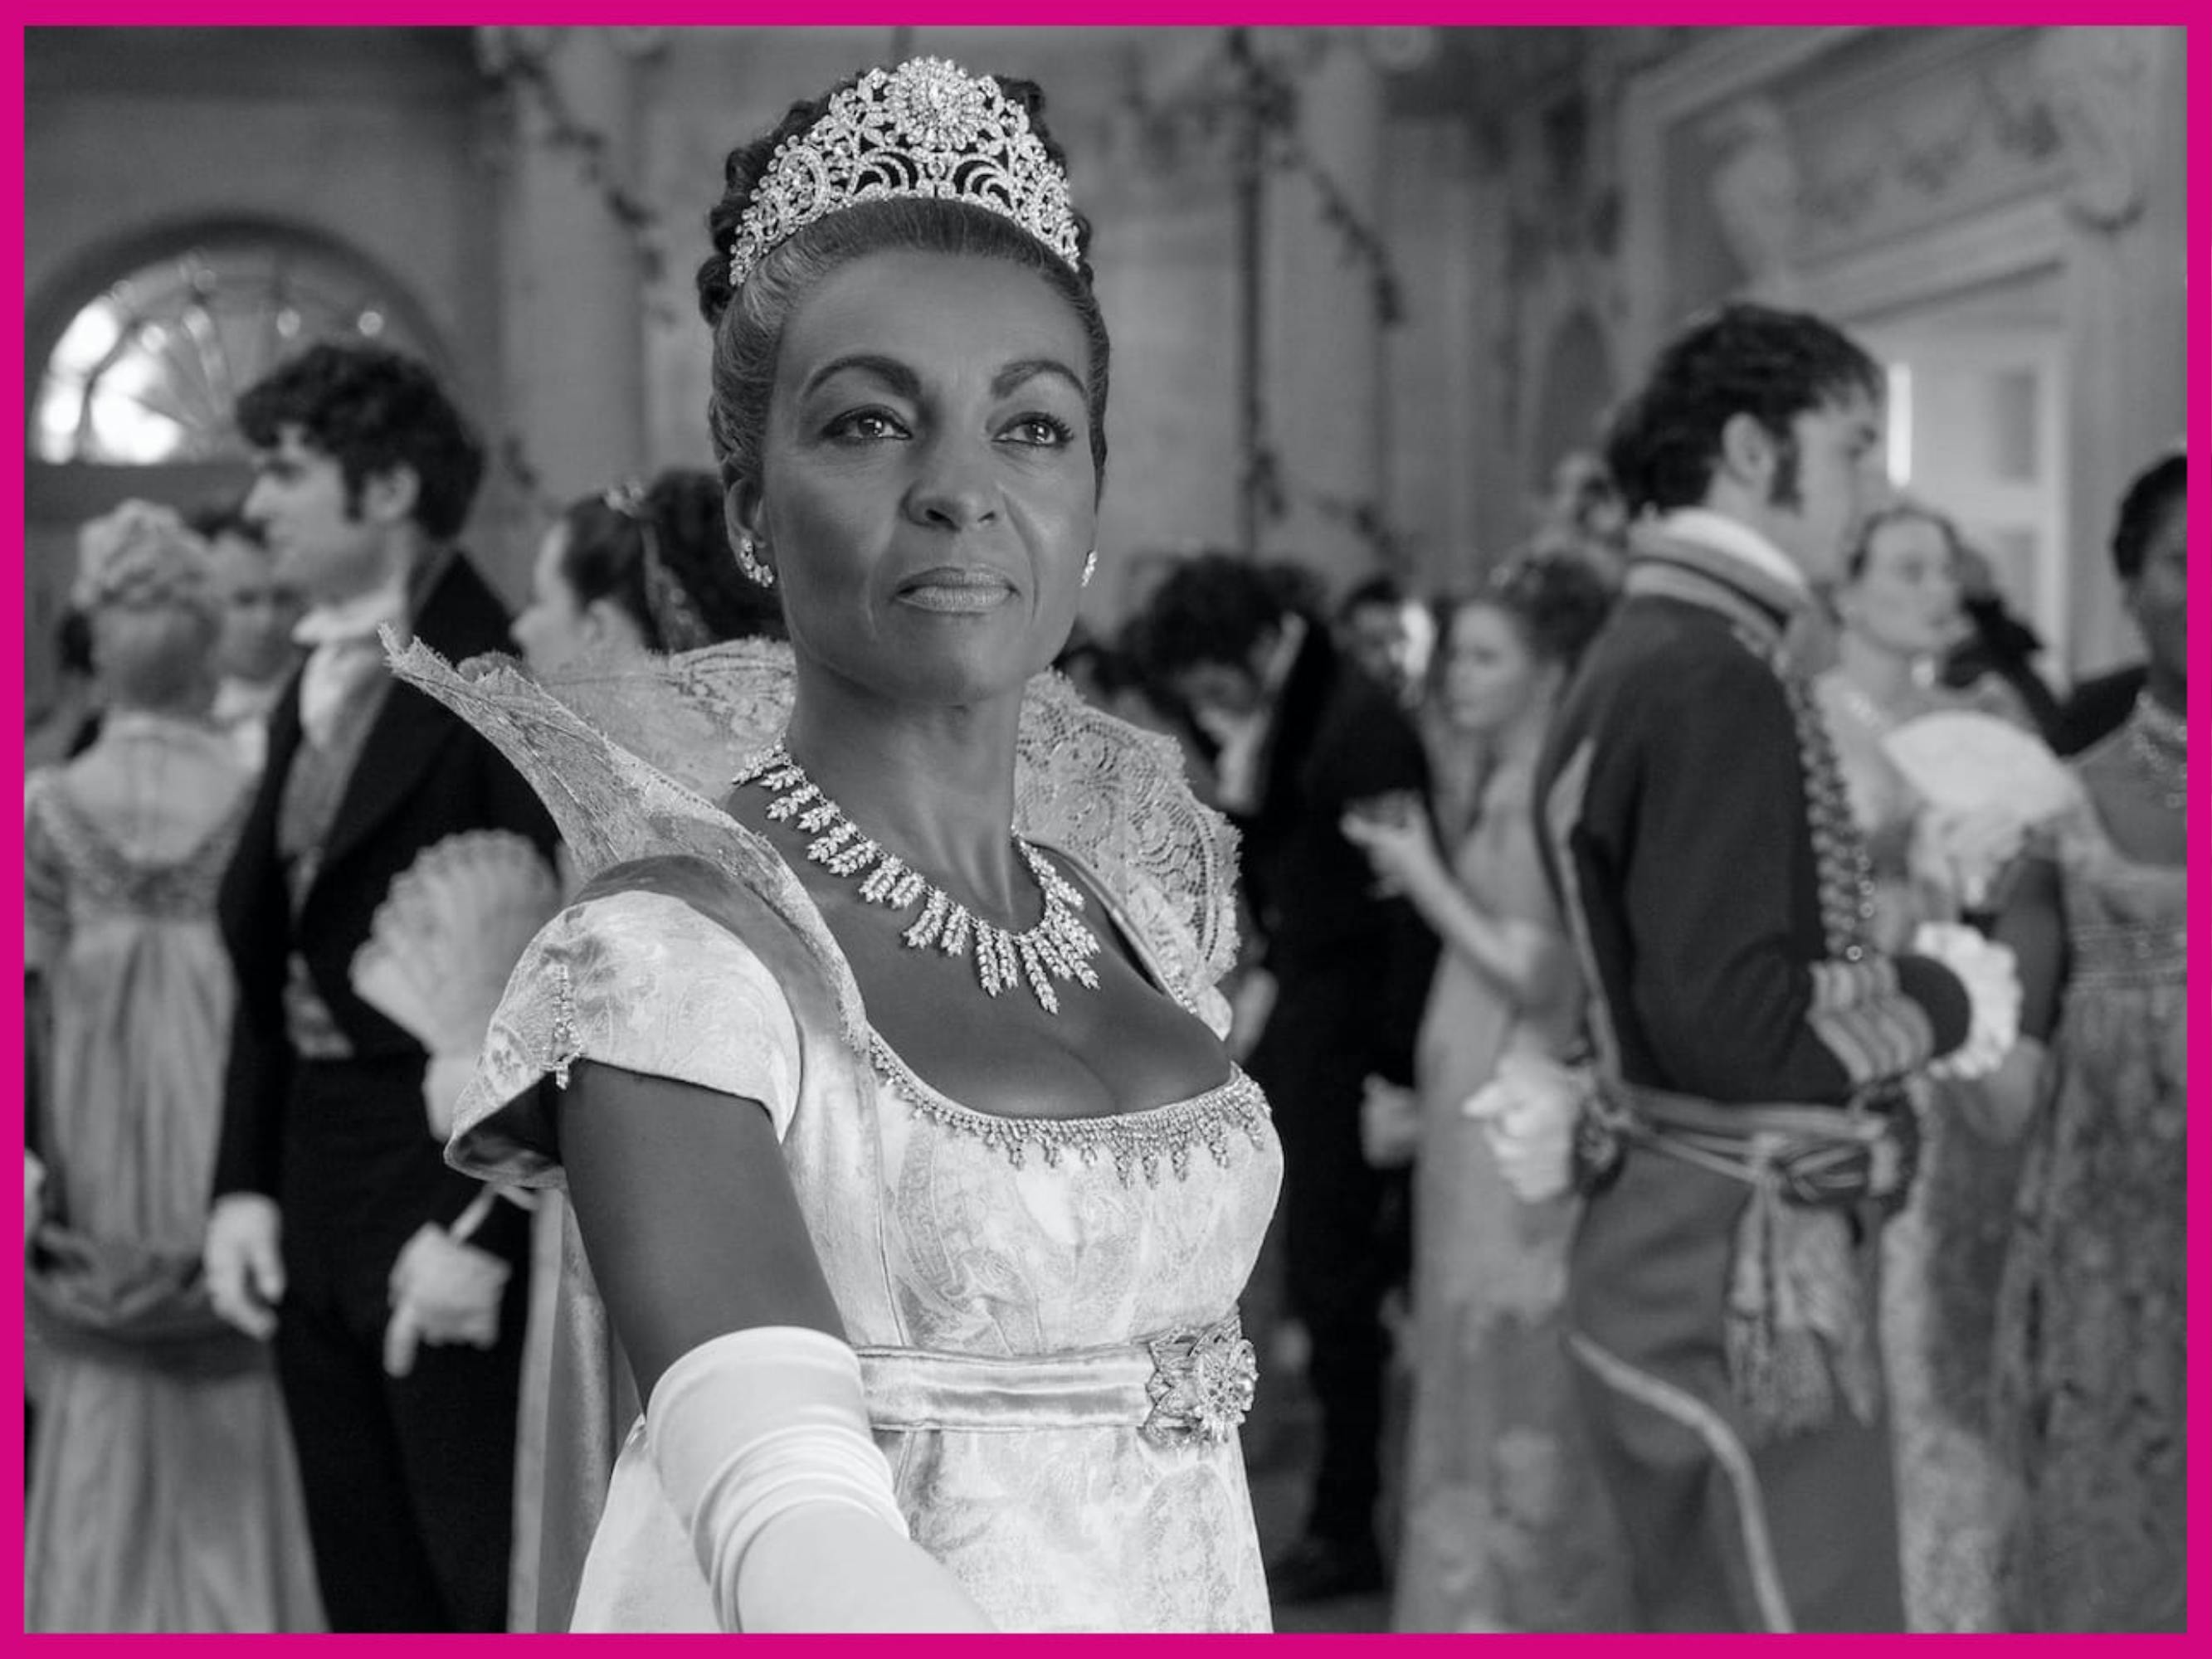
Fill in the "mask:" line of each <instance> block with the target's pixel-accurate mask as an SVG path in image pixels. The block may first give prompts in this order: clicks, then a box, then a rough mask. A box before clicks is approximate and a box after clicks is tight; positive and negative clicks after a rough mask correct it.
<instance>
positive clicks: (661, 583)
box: [599, 478, 714, 652]
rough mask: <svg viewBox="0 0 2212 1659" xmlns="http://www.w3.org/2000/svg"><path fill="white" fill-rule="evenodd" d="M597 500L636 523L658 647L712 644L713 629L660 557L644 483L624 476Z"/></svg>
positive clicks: (676, 648) (647, 602) (670, 648)
mask: <svg viewBox="0 0 2212 1659" xmlns="http://www.w3.org/2000/svg"><path fill="white" fill-rule="evenodd" d="M599 500H600V501H602V502H603V503H605V505H606V506H607V507H611V508H612V509H613V510H614V511H616V512H617V513H621V514H622V515H623V517H624V518H625V519H628V520H629V521H630V522H631V523H632V524H634V525H635V526H637V534H638V541H639V544H640V546H639V562H640V563H641V565H642V566H643V567H644V573H645V608H646V610H647V611H648V612H650V613H651V615H652V617H653V629H654V631H655V632H657V633H658V634H659V635H660V643H661V647H662V648H663V649H664V650H667V651H671V652H674V651H696V650H698V649H699V648H700V647H702V646H707V645H712V644H714V630H713V629H710V628H708V626H707V623H706V622H705V620H704V618H702V617H701V616H700V615H699V610H698V607H697V606H696V605H693V604H692V603H691V599H690V595H689V594H687V593H686V592H684V584H683V583H681V582H679V581H678V580H676V575H675V573H674V572H673V571H671V570H670V569H669V568H668V566H667V565H666V564H665V562H663V561H662V559H661V556H660V538H659V537H658V536H656V535H655V534H654V533H653V509H652V507H651V506H650V505H649V504H648V503H647V499H646V489H645V485H644V484H643V483H641V482H640V481H639V480H637V479H635V478H625V479H623V481H622V482H621V483H617V484H610V485H608V486H607V488H606V489H603V490H601V491H600V492H599Z"/></svg>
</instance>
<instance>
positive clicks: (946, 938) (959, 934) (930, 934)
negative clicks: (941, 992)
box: [734, 741, 1098, 1014]
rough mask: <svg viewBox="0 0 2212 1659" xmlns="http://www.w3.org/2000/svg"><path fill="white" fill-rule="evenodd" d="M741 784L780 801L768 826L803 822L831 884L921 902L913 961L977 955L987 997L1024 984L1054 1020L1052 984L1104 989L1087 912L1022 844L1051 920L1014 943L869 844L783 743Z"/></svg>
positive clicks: (899, 901) (744, 773)
mask: <svg viewBox="0 0 2212 1659" xmlns="http://www.w3.org/2000/svg"><path fill="white" fill-rule="evenodd" d="M734 781H735V783H736V784H737V786H738V787H744V785H746V784H757V785H759V786H760V787H762V788H763V789H765V790H767V791H768V792H769V793H770V794H771V795H773V796H775V799H774V800H772V801H770V802H769V807H768V816H769V818H770V819H772V820H773V821H775V823H784V822H786V821H787V820H790V819H793V818H796V820H797V821H798V827H799V829H801V830H803V831H805V833H806V834H807V835H809V836H812V837H813V839H812V840H811V841H810V842H807V844H806V858H807V861H808V862H809V863H811V864H818V865H820V866H822V867H823V869H824V870H827V871H828V872H829V873H830V874H831V875H833V876H842V877H846V878H857V879H858V880H859V881H860V896H861V898H862V899H864V900H866V902H868V903H870V904H880V905H882V906H884V908H886V909H890V910H905V909H907V908H910V907H911V906H912V905H913V904H914V903H915V901H917V900H919V901H921V915H919V916H917V917H916V918H915V920H914V921H913V922H912V923H911V924H910V925H909V926H908V927H907V929H906V931H905V932H904V933H902V934H901V935H900V939H901V941H902V943H903V944H904V945H906V946H907V948H908V950H913V951H926V950H928V949H931V948H932V947H934V948H935V949H936V950H937V951H939V953H941V954H942V955H945V956H948V957H958V956H966V955H968V954H969V949H970V947H971V946H972V947H973V950H974V954H975V978H976V981H977V982H978V983H980V984H981V986H982V987H983V991H984V994H986V995H987V996H994V997H995V996H997V995H998V994H999V993H1000V992H1001V991H1003V990H1005V989H1006V987H1008V986H1010V985H1017V984H1021V983H1024V982H1026V983H1027V985H1028V986H1029V988H1030V994H1032V995H1033V996H1035V997H1036V1000H1038V1001H1039V1002H1040V1003H1042V1004H1043V1005H1044V1011H1045V1012H1047V1013H1048V1014H1056V1013H1058V1012H1060V997H1059V994H1057V993H1056V992H1055V991H1054V989H1053V984H1052V982H1053V981H1054V980H1056V979H1072V980H1073V981H1075V982H1076V983H1077V984H1079V985H1081V986H1083V987H1085V988H1086V989H1089V990H1093V991H1095V990H1097V988H1098V975H1097V974H1095V973H1093V972H1092V971H1091V957H1095V956H1097V954H1098V939H1097V935H1096V934H1094V933H1092V932H1091V929H1090V928H1089V927H1086V926H1085V924H1084V922H1083V921H1082V920H1081V919H1080V918H1079V916H1078V915H1076V914H1075V913H1076V912H1077V911H1079V910H1080V909H1081V908H1083V895H1082V894H1080V893H1079V892H1077V891H1076V890H1075V889H1074V888H1073V886H1072V885H1070V884H1069V883H1068V881H1067V879H1066V877H1064V876H1062V875H1061V874H1060V872H1059V871H1057V870H1055V869H1054V868H1053V867H1052V866H1050V865H1049V864H1048V863H1046V862H1045V860H1044V855H1043V854H1041V853H1039V852H1038V851H1037V850H1036V848H1034V847H1032V846H1030V844H1029V842H1025V841H1024V840H1023V839H1022V838H1021V837H1020V836H1015V837H1014V846H1015V847H1016V848H1018V850H1019V851H1020V853H1021V855H1022V858H1023V860H1024V861H1025V862H1026V863H1027V864H1028V865H1029V866H1030V874H1032V875H1034V876H1035V877H1036V883H1037V887H1038V889H1039V890H1041V891H1042V893H1043V894H1044V918H1043V920H1042V921H1039V922H1038V923H1037V925H1036V927H1032V928H1030V930H1029V931H1028V932H1026V933H1010V932H1009V931H1008V930H1006V928H1004V927H994V925H993V924H991V923H990V922H987V921H984V920H983V919H982V918H981V917H980V916H978V915H975V913H974V912H973V911H971V910H970V909H969V908H968V907H967V906H966V905H964V904H963V903H961V902H960V901H959V900H957V899H956V898H954V897H953V896H952V895H951V894H950V893H948V892H946V891H945V890H944V889H943V888H942V887H939V885H938V884H936V883H935V882H933V881H932V880H930V879H929V878H928V877H927V876H925V875H923V874H922V873H921V872H920V871H918V870H914V869H910V868H908V866H907V865H906V864H905V863H904V862H903V861H902V860H901V859H900V858H899V856H898V854H896V853H892V852H890V851H888V850H886V849H885V848H882V847H880V846H878V845H877V843H876V842H874V841H872V840H871V839H870V838H869V837H868V836H864V835H862V834H861V833H860V825H858V824H856V823H854V822H853V820H852V819H850V818H848V817H846V816H845V809H844V808H842V806H840V805H837V803H836V801H834V800H831V799H829V796H827V795H825V794H823V793H822V790H821V787H820V786H819V785H817V783H816V782H815V781H813V780H812V779H811V778H810V777H808V776H807V775H806V769H805V768H804V767H802V766H801V765H799V763H798V762H797V761H795V760H793V759H792V757H791V751H790V750H787V749H786V748H785V747H784V746H783V744H782V743H781V741H779V742H778V743H777V744H775V746H774V747H773V748H771V749H769V750H768V751H767V752H766V753H764V754H762V755H760V756H757V757H755V758H754V759H752V760H750V761H749V762H747V763H746V764H745V766H744V769H743V770H741V771H740V772H739V773H738V775H737V777H736V779H735V780H734Z"/></svg>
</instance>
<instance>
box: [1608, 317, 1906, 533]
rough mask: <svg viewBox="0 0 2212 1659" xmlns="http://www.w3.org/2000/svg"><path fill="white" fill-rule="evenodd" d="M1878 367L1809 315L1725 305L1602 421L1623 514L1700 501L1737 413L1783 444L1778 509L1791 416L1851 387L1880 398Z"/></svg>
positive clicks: (1789, 478)
mask: <svg viewBox="0 0 2212 1659" xmlns="http://www.w3.org/2000/svg"><path fill="white" fill-rule="evenodd" d="M1850 392H1866V393H1868V394H1869V395H1870V396H1878V395H1879V394H1880V392H1881V368H1879V366H1878V365H1876V363H1875V361H1874V359H1873V358H1872V357H1870V356H1868V355H1867V354H1866V352H1865V350H1864V349H1862V348H1861V347H1860V346H1859V345H1858V344H1857V342H1855V341H1854V340H1852V339H1851V338H1850V337H1849V336H1848V335H1846V334H1844V332H1843V331H1842V330H1840V329H1838V328H1837V327H1836V326H1835V325H1833V324H1832V323H1829V322H1827V321H1826V320H1825V319H1821V318H1819V317H1815V316H1814V315H1812V314H1811V313H1809V312H1802V311H1777V310H1774V309H1772V308H1771V307H1766V306H1759V305H1750V304H1737V305H1730V306H1726V307H1723V308H1722V309H1721V310H1719V311H1718V312H1716V313H1713V314H1712V315H1711V316H1710V317H1706V318H1705V319H1701V320H1699V321H1698V322H1695V323H1692V325H1690V326H1689V327H1688V328H1686V329H1685V330H1684V331H1682V332H1681V333H1680V334H1678V335H1676V336H1675V337H1674V339H1673V340H1671V341H1669V342H1668V344H1667V345H1666V346H1665V347H1664V348H1663V349H1662V350H1661V351H1660V353H1659V358H1658V361H1657V362H1656V363H1655V364H1654V365H1653V366H1652V369H1651V374H1650V378H1649V379H1648V380H1646V381H1645V382H1644V387H1643V389H1642V390H1641V391H1639V392H1636V393H1635V394H1634V395H1633V396H1632V397H1631V398H1628V399H1627V400H1626V402H1625V403H1623V404H1621V405H1620V408H1618V409H1617V410H1614V412H1613V416H1612V418H1611V420H1610V421H1608V422H1607V430H1606V442H1605V459H1606V466H1607V470H1608V471H1610V472H1611V473H1612V474H1613V482H1614V483H1615V484H1616V485H1618V486H1619V488H1620V493H1621V496H1622V499H1623V500H1624V501H1626V502H1627V504H1628V509H1629V512H1630V513H1632V514H1633V513H1642V512H1644V511H1645V510H1647V509H1651V510H1656V511H1658V512H1662V513H1665V512H1671V511H1672V510H1674V508H1676V507H1696V506H1698V505H1699V504H1700V503H1701V502H1703V501H1705V495H1706V492H1707V490H1708V489H1710V488H1711V484H1712V477H1713V466H1714V464H1715V463H1716V462H1717V460H1718V459H1720V453H1721V431H1722V428H1724V427H1726V426H1727V424H1728V423H1729V421H1730V420H1731V419H1732V418H1733V417H1735V416H1738V415H1748V416H1751V417H1752V418H1753V420H1755V421H1757V422H1759V425H1760V426H1762V427H1764V428H1765V429H1766V431H1767V433H1768V435H1770V436H1771V437H1772V438H1773V439H1774V440H1775V441H1776V443H1777V444H1778V446H1779V447H1780V450H1781V455H1782V459H1781V465H1780V466H1779V468H1778V472H1777V476H1776V478H1775V483H1774V500H1775V502H1776V504H1777V505H1778V506H1782V507H1789V506H1792V505H1794V504H1795V503H1796V496H1797V446H1796V441H1795V439H1794V437H1793V435H1792V434H1791V431H1790V422H1791V421H1792V420H1794V419H1795V418H1796V416H1799V415H1802V414H1803V413H1804V412H1805V411H1806V410H1810V409H1817V408H1819V407H1820V405H1821V404H1826V403H1828V402H1830V401H1831V400H1832V399H1834V398H1840V397H1844V396H1846V395H1848V394H1849V393H1850Z"/></svg>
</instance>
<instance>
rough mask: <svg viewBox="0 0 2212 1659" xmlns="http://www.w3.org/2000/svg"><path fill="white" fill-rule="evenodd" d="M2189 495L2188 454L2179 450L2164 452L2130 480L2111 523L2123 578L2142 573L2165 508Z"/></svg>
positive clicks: (2117, 570)
mask: <svg viewBox="0 0 2212 1659" xmlns="http://www.w3.org/2000/svg"><path fill="white" fill-rule="evenodd" d="M2188 499H2189V457H2188V455H2187V454H2186V453H2184V452H2182V451H2180V450H2176V451H2174V453H2172V454H2171V455H2162V456H2160V458H2159V459H2157V460H2155V461H2153V462H2152V463H2151V464H2150V465H2148V466H2147V467H2145V468H2144V469H2143V470H2142V471H2141V472H2138V473H2137V474H2136V476H2135V477H2134V479H2133V480H2132V481H2131V482H2130V483H2129V485H2128V487H2127V490H2126V493H2125V494H2124V495H2121V497H2120V513H2119V518H2118V520H2117V521H2116V522H2115V523H2114V524H2113V526H2112V569H2113V570H2114V572H2115V573H2117V574H2118V576H2119V579H2120V580H2122V581H2123V582H2131V581H2133V580H2135V579H2136V577H2138V576H2140V575H2141V574H2142V568H2143V553H2144V551H2145V550H2146V549H2148V547H2149V545H2150V538H2151V533H2152V532H2154V531H2155V530H2156V529H2157V528H2158V526H2159V524H2160V520H2163V519H2164V518H2165V517H2166V509H2167V508H2168V507H2172V506H2174V505H2176V504H2177V503H2181V502H2185V501H2188Z"/></svg>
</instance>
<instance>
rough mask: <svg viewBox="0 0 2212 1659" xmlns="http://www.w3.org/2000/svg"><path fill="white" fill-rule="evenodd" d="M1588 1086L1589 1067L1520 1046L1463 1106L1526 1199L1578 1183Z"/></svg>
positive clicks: (1540, 1199) (1544, 1197)
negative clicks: (1578, 1139)
mask: <svg viewBox="0 0 2212 1659" xmlns="http://www.w3.org/2000/svg"><path fill="white" fill-rule="evenodd" d="M1589 1089H1590V1084H1589V1073H1587V1072H1585V1071H1583V1070H1580V1069H1577V1068H1576V1067H1572V1066H1565V1065H1562V1064H1561V1063H1560V1062H1559V1061H1558V1060H1554V1059H1553V1058H1552V1057H1551V1056H1550V1055H1548V1054H1539V1053H1536V1052H1534V1051H1531V1050H1526V1049H1518V1048H1516V1049H1510V1050H1508V1051H1507V1053H1506V1054H1504V1056H1503V1057H1502V1058H1500V1060H1498V1070H1497V1072H1496V1073H1494V1074H1493V1075H1492V1078H1491V1079H1490V1081H1489V1082H1487V1083H1486V1084H1484V1085H1482V1087H1481V1088H1480V1089H1478V1090H1476V1091H1475V1092H1474V1093H1473V1094H1472V1095H1469V1096H1468V1098H1467V1100H1466V1102H1465V1103H1463V1104H1462V1106H1461V1108H1460V1110H1461V1111H1462V1113H1463V1114H1464V1115H1467V1116H1468V1117H1470V1118H1473V1119H1474V1120H1476V1121H1478V1122H1480V1124H1481V1125H1482V1127H1483V1131H1484V1138H1485V1139H1486V1140H1487V1141H1488V1142H1489V1145H1490V1150H1491V1153H1492V1156H1493V1157H1495V1158H1497V1159H1498V1172H1499V1173H1500V1174H1501V1175H1503V1176H1504V1178H1505V1185H1506V1187H1507V1188H1508V1189H1509V1190H1510V1192H1511V1193H1512V1194H1513V1195H1514V1196H1515V1197H1516V1198H1517V1199H1519V1200H1521V1201H1522V1203H1524V1204H1542V1203H1545V1202H1547V1201H1548V1200H1552V1199H1555V1198H1559V1197H1560V1196H1562V1195H1563V1194H1565V1193H1566V1192H1567V1191H1568V1190H1569V1189H1570V1188H1572V1186H1573V1185H1574V1177H1575V1126H1576V1125H1577V1123H1578V1122H1579V1121H1581V1119H1582V1114H1583V1105H1584V1103H1586V1102H1587V1101H1588V1100H1589Z"/></svg>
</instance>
